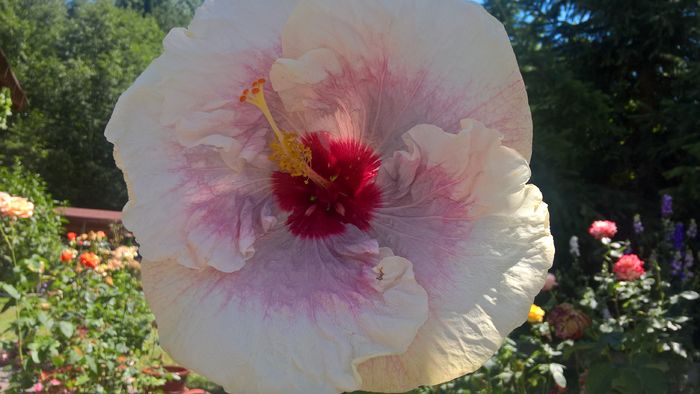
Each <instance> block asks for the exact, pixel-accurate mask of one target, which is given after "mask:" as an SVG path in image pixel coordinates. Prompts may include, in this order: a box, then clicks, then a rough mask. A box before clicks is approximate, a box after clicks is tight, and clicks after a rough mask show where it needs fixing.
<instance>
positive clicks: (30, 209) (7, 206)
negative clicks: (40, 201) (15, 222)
mask: <svg viewBox="0 0 700 394" xmlns="http://www.w3.org/2000/svg"><path fill="white" fill-rule="evenodd" d="M0 213H1V214H2V215H3V216H7V217H10V218H12V219H17V218H22V219H27V218H30V217H32V215H33V214H34V204H32V202H31V201H29V200H27V199H26V198H24V197H16V196H10V195H9V194H7V193H2V194H0Z"/></svg>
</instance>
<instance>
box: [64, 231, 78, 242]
mask: <svg viewBox="0 0 700 394" xmlns="http://www.w3.org/2000/svg"><path fill="white" fill-rule="evenodd" d="M77 237H78V235H77V234H76V233H74V232H72V231H71V232H69V233H67V234H66V238H68V240H69V241H70V242H73V241H75V238H77Z"/></svg>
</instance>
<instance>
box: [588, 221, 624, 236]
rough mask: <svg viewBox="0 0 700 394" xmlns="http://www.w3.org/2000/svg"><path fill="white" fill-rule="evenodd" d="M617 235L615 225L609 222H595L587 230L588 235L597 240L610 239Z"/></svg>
mask: <svg viewBox="0 0 700 394" xmlns="http://www.w3.org/2000/svg"><path fill="white" fill-rule="evenodd" d="M616 233H617V225H616V224H615V222H611V221H610V220H596V221H595V222H593V223H591V227H589V228H588V234H591V236H592V237H593V238H595V239H597V240H601V239H603V238H612V237H614V236H615V234H616Z"/></svg>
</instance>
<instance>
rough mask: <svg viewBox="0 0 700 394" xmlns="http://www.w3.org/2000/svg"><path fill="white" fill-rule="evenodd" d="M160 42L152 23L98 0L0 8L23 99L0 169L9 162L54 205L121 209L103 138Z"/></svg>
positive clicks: (27, 0)
mask: <svg viewBox="0 0 700 394" xmlns="http://www.w3.org/2000/svg"><path fill="white" fill-rule="evenodd" d="M162 37H163V33H162V31H161V30H160V29H159V27H158V25H157V24H156V21H155V20H154V19H153V18H151V17H143V16H142V15H141V14H139V13H137V12H135V11H132V10H127V9H122V8H117V7H115V6H114V5H113V4H112V3H111V2H109V1H106V0H103V1H96V2H85V3H77V2H75V3H71V4H70V5H69V4H67V3H66V2H65V1H63V0H0V42H2V43H3V46H4V49H5V51H6V53H7V56H8V58H9V59H10V61H11V62H12V64H13V67H14V71H15V73H16V74H17V77H18V78H19V79H20V80H21V81H22V82H23V87H24V89H25V92H26V94H27V96H28V97H29V101H30V107H29V110H28V111H27V112H26V113H25V114H20V115H19V116H16V117H13V123H12V125H11V127H10V129H9V131H6V132H3V133H0V140H1V141H2V143H0V160H1V161H2V163H3V165H9V164H10V163H11V160H12V157H15V156H18V157H20V158H21V159H22V160H23V161H24V162H25V164H26V165H28V166H29V167H30V168H32V169H35V170H38V171H39V172H40V173H41V174H42V176H43V177H44V178H45V179H46V181H47V182H48V184H49V188H50V190H51V191H52V193H53V195H54V196H55V197H57V198H61V199H67V200H69V201H70V202H71V203H72V204H75V205H81V206H87V207H102V208H120V207H121V205H122V204H123V203H124V202H125V201H126V193H125V187H124V184H123V180H122V177H121V173H120V172H119V170H118V169H116V167H115V165H114V161H113V159H112V146H111V144H109V143H108V142H107V141H106V140H105V138H104V136H103V132H104V128H105V126H106V124H107V121H108V120H109V116H110V114H111V111H112V109H113V107H114V104H115V102H116V100H117V98H118V96H119V94H120V93H121V92H122V91H123V90H124V89H126V87H128V86H129V84H131V83H132V82H133V80H134V79H135V78H136V76H137V75H138V74H139V73H141V71H143V69H144V68H145V67H146V65H148V63H149V62H150V61H151V60H152V59H153V58H154V57H155V56H156V55H157V54H158V53H159V52H160V49H161V40H162Z"/></svg>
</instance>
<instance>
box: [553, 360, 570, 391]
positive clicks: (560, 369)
mask: <svg viewBox="0 0 700 394" xmlns="http://www.w3.org/2000/svg"><path fill="white" fill-rule="evenodd" d="M549 372H550V373H551V374H552V377H553V378H554V382H555V383H556V384H557V386H559V387H561V388H566V378H565V377H564V366H563V365H561V364H557V363H551V364H549Z"/></svg>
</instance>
